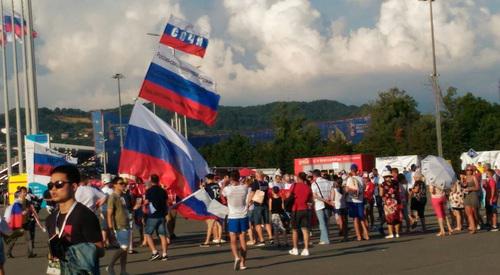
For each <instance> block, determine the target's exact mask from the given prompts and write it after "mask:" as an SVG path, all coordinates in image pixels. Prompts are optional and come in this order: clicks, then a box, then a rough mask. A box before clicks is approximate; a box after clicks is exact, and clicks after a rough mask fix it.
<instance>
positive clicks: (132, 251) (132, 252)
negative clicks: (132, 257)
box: [128, 249, 139, 254]
mask: <svg viewBox="0 0 500 275" xmlns="http://www.w3.org/2000/svg"><path fill="white" fill-rule="evenodd" d="M137 253H139V252H137V250H133V249H132V250H129V251H128V254H137Z"/></svg>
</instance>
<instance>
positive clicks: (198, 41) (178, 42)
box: [160, 16, 208, 58]
mask: <svg viewBox="0 0 500 275" xmlns="http://www.w3.org/2000/svg"><path fill="white" fill-rule="evenodd" d="M160 43H161V44H164V45H166V46H169V47H172V48H174V49H176V50H179V51H183V52H185V53H188V54H192V55H196V56H199V57H201V58H203V57H204V56H205V52H206V50H207V47H208V33H206V32H205V31H203V30H201V29H199V28H197V27H195V26H193V25H192V24H190V23H189V22H186V21H185V20H182V19H180V18H177V17H175V16H170V19H169V20H168V23H167V26H166V27H165V30H164V31H163V34H162V36H161V38H160Z"/></svg>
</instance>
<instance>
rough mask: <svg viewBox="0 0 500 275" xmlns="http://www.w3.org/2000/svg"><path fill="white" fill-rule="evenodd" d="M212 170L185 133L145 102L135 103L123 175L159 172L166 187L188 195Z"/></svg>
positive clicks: (122, 163) (143, 175) (122, 158)
mask: <svg viewBox="0 0 500 275" xmlns="http://www.w3.org/2000/svg"><path fill="white" fill-rule="evenodd" d="M208 172H209V169H208V165H207V163H206V161H205V160H204V159H203V157H202V156H201V155H200V154H199V153H198V152H197V151H196V149H194V147H193V146H192V145H191V144H190V143H189V142H188V141H187V140H186V139H185V138H184V137H183V136H182V135H180V134H179V133H178V132H177V131H175V130H174V129H172V128H171V127H170V125H168V124H167V123H165V122H164V121H163V120H161V119H160V118H159V117H157V116H156V115H155V114H153V113H152V112H151V111H149V110H148V109H147V108H146V107H144V106H143V105H142V104H140V103H136V104H135V106H134V109H133V111H132V115H131V117H130V121H129V125H128V128H127V138H126V140H125V144H124V147H123V149H122V151H121V156H120V166H119V173H120V174H128V175H133V176H138V177H141V178H142V179H145V180H146V179H149V178H150V176H151V175H152V174H156V175H158V176H159V177H160V182H161V184H162V185H163V186H165V187H167V188H168V189H171V190H173V191H174V192H175V193H176V195H177V196H178V197H180V198H185V197H187V196H189V195H191V194H192V193H193V192H194V191H196V190H197V189H198V188H199V182H200V180H201V179H203V177H205V175H206V174H208ZM181 214H182V213H181Z"/></svg>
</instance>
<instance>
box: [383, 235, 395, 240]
mask: <svg viewBox="0 0 500 275" xmlns="http://www.w3.org/2000/svg"><path fill="white" fill-rule="evenodd" d="M385 238H386V239H392V238H394V235H387V236H385Z"/></svg>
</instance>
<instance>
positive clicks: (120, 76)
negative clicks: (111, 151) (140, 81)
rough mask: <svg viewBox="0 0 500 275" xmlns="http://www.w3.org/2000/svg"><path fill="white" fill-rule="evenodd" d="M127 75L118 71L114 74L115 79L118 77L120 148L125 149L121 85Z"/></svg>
mask: <svg viewBox="0 0 500 275" xmlns="http://www.w3.org/2000/svg"><path fill="white" fill-rule="evenodd" d="M124 77H125V76H124V75H122V74H120V73H117V74H115V75H114V76H113V79H116V83H117V86H118V120H119V124H120V128H119V130H120V149H123V125H122V96H121V87H120V79H122V78H124Z"/></svg>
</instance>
